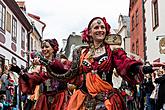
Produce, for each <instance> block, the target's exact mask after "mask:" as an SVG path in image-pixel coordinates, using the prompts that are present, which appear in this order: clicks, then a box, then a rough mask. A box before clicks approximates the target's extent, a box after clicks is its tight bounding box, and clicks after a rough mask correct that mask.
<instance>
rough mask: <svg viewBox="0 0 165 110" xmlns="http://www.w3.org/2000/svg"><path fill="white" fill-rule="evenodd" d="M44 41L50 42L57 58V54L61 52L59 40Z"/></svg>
mask: <svg viewBox="0 0 165 110" xmlns="http://www.w3.org/2000/svg"><path fill="white" fill-rule="evenodd" d="M44 41H45V42H48V43H49V44H50V46H51V47H52V48H53V50H54V52H53V53H54V58H55V57H56V53H57V51H58V50H59V45H58V42H57V40H56V39H55V38H54V39H45V40H44ZM44 41H43V42H44Z"/></svg>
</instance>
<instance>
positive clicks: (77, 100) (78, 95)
mask: <svg viewBox="0 0 165 110" xmlns="http://www.w3.org/2000/svg"><path fill="white" fill-rule="evenodd" d="M85 97H86V95H85V94H83V93H82V92H81V91H80V90H77V91H75V92H74V94H73V95H72V96H71V98H70V101H69V104H68V107H67V110H79V109H80V107H81V106H82V104H83V102H84V99H85ZM84 110H85V109H84Z"/></svg>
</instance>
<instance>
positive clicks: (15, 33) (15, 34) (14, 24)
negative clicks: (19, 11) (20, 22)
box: [12, 17, 17, 43]
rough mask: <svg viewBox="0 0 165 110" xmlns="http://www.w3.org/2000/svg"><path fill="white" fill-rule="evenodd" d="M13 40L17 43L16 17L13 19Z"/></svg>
mask: <svg viewBox="0 0 165 110" xmlns="http://www.w3.org/2000/svg"><path fill="white" fill-rule="evenodd" d="M12 40H13V42H15V43H16V42H17V20H16V19H15V18H14V17H13V19H12Z"/></svg>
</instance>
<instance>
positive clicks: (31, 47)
mask: <svg viewBox="0 0 165 110" xmlns="http://www.w3.org/2000/svg"><path fill="white" fill-rule="evenodd" d="M31 51H33V38H31Z"/></svg>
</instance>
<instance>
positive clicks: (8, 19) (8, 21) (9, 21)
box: [6, 12, 11, 33]
mask: <svg viewBox="0 0 165 110" xmlns="http://www.w3.org/2000/svg"><path fill="white" fill-rule="evenodd" d="M6 30H7V31H8V32H9V33H10V32H11V15H10V13H9V12H7V22H6Z"/></svg>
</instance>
